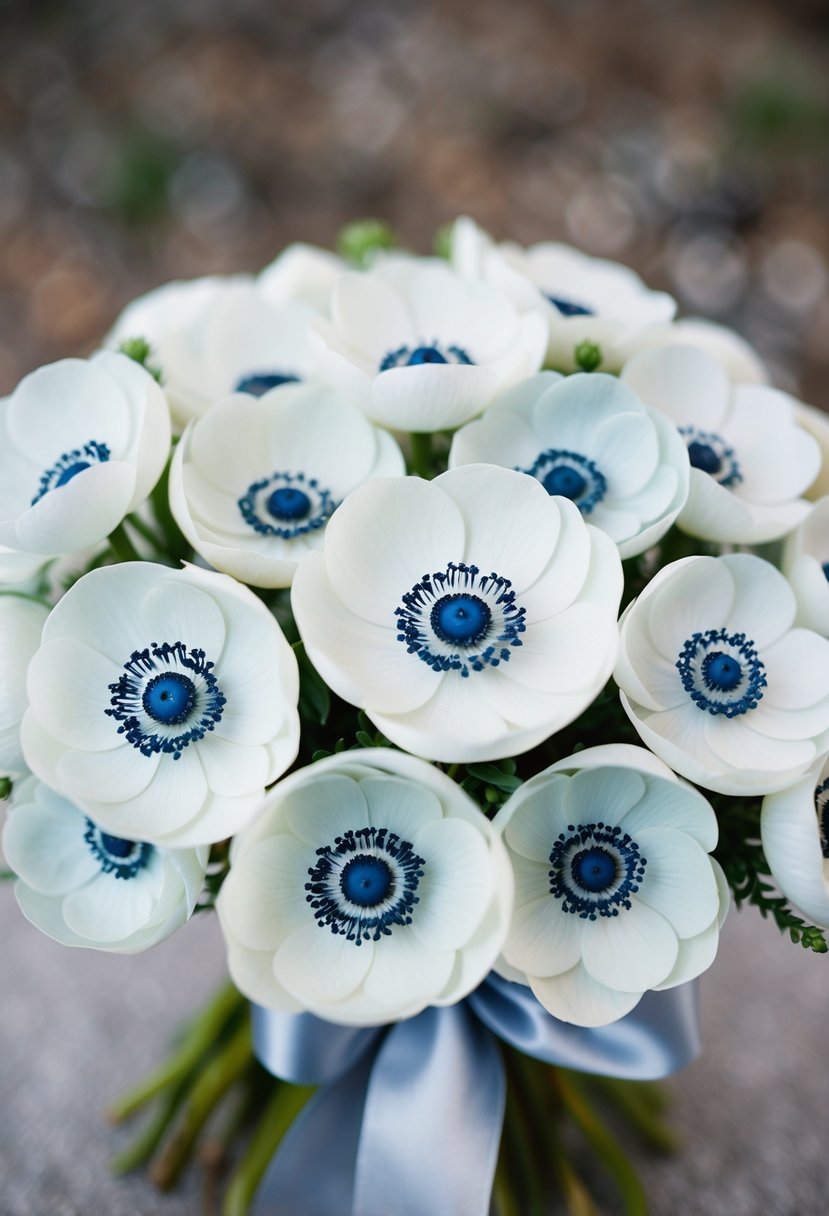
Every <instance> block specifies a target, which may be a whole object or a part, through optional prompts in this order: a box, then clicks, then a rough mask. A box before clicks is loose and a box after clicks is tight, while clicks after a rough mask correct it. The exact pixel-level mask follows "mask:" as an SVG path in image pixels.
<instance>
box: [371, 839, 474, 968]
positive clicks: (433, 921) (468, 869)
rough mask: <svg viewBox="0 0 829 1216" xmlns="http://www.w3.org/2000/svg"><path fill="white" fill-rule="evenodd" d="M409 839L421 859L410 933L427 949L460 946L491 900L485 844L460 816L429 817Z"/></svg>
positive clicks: (464, 942) (456, 948)
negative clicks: (417, 898)
mask: <svg viewBox="0 0 829 1216" xmlns="http://www.w3.org/2000/svg"><path fill="white" fill-rule="evenodd" d="M412 843H413V845H414V847H415V850H416V852H417V853H418V854H419V855H420V856H422V857H423V858H424V859H425V865H424V866H423V871H424V874H423V878H422V879H421V880H420V882H419V884H418V888H417V894H418V897H419V899H420V903H419V904H417V905H416V907H415V910H414V912H413V913H412V917H413V921H412V933H413V934H414V936H415V937H416V938H417V939H418V941H419V942H421V943H422V944H423V945H424V946H425V947H427V949H429V950H434V951H436V952H439V951H444V950H459V949H460V948H461V947H462V946H463V945H465V944H466V942H467V941H468V940H469V939H470V938H471V937H472V935H473V934H474V932H475V930H476V929H477V928H478V926H479V925H480V923H481V920H482V919H483V916H484V913H485V911H486V909H487V907H488V905H489V903H490V900H491V898H492V893H493V885H494V883H493V873H492V863H491V861H490V856H489V849H488V847H487V844H486V842H485V840H484V838H483V836H482V835H481V833H480V830H479V829H477V828H474V827H472V825H471V824H468V823H462V822H461V821H460V820H459V819H440V820H433V821H432V822H431V823H428V824H426V825H424V826H423V827H422V828H420V830H419V831H417V832H416V833H415V835H414V840H413V841H412ZM394 935H395V931H394V930H393V931H392V936H394Z"/></svg>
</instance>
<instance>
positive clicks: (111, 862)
mask: <svg viewBox="0 0 829 1216" xmlns="http://www.w3.org/2000/svg"><path fill="white" fill-rule="evenodd" d="M83 838H84V840H85V841H86V843H87V844H88V845H89V851H90V853H92V855H93V857H95V858H97V860H98V861H99V862H100V863H101V872H102V873H103V874H114V875H115V877H116V878H124V879H127V878H135V876H136V874H137V873H138V872H139V870H143V869H144V868H145V866H147V865H149V862H150V860H151V858H152V856H153V853H154V852H155V849H154V848H153V846H152V845H151V844H144V843H142V842H141V841H137V840H125V839H124V838H123V837H121V836H110V835H108V833H106V832H102V831H101V829H100V828H99V827H98V826H97V825H96V824H95V823H93V822H92V820H91V819H87V820H86V826H85V830H84V834H83Z"/></svg>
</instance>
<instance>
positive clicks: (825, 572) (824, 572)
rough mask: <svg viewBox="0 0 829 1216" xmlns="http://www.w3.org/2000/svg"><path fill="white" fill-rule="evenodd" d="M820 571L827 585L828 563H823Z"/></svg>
mask: <svg viewBox="0 0 829 1216" xmlns="http://www.w3.org/2000/svg"><path fill="white" fill-rule="evenodd" d="M821 569H822V570H823V577H824V578H825V579H826V581H827V583H829V562H824V563H823V566H822V567H821Z"/></svg>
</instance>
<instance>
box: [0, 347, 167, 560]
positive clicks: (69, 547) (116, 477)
mask: <svg viewBox="0 0 829 1216" xmlns="http://www.w3.org/2000/svg"><path fill="white" fill-rule="evenodd" d="M0 443H2V448H3V481H2V486H0V544H2V545H3V546H6V547H7V548H8V549H11V550H14V551H15V552H17V553H20V554H23V555H25V557H26V558H32V559H34V560H37V559H38V558H39V559H40V560H45V558H47V557H54V556H56V555H57V554H62V553H72V552H75V551H77V550H78V549H85V548H86V547H87V546H90V545H94V544H95V543H96V542H98V541H100V540H102V539H103V538H104V537H106V536H108V535H109V533H110V532H112V531H113V529H114V528H116V527H117V526H118V524H119V523H120V522H121V521H122V519H123V518H124V516H125V515H127V514H129V512H130V511H133V510H135V508H136V507H137V506H139V504H140V503H142V502H143V501H144V499H145V498H146V497H147V495H148V494H149V493H150V491H151V490H152V488H153V486H154V485H155V483H156V482H157V481H158V478H159V477H160V476H161V473H162V470H163V468H164V465H165V463H166V460H167V457H168V455H169V452H170V415H169V410H168V409H167V402H166V401H165V398H164V394H163V392H162V391H161V389H160V388H159V387H158V385H157V384H156V382H155V380H154V379H153V378H152V376H151V375H149V373H148V372H145V371H144V369H143V368H142V367H139V366H138V364H137V363H134V362H133V360H132V359H128V358H127V357H126V355H117V354H113V353H112V352H111V351H101V352H100V353H99V354H97V355H93V357H92V358H91V359H89V360H87V359H62V360H61V361H60V362H58V363H50V364H49V365H48V366H46V367H41V368H38V370H37V371H35V372H32V373H31V374H30V375H28V376H26V377H25V379H23V380H22V381H21V382H20V384H19V385H18V386H17V388H16V389H15V391H14V392H13V393H12V395H11V396H10V397H8V398H7V399H6V400H5V401H3V402H0ZM1 562H2V559H0V564H1Z"/></svg>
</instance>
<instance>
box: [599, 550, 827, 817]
mask: <svg viewBox="0 0 829 1216" xmlns="http://www.w3.org/2000/svg"><path fill="white" fill-rule="evenodd" d="M794 620H795V598H794V593H793V591H792V589H791V587H790V586H789V584H788V583H787V581H786V579H785V578H784V577H783V575H782V574H781V573H780V571H779V570H776V569H775V567H774V566H772V565H771V564H770V563H769V562H766V561H763V560H762V559H761V558H759V557H754V556H752V555H751V554H747V553H736V554H730V555H728V556H726V557H690V558H685V559H684V560H682V561H678V562H672V563H671V564H670V565H668V566H665V567H664V568H663V569H662V570H660V571H659V573H658V574H657V575H656V576H655V577H654V578H653V579H652V580H651V582H650V583H649V584H648V586H647V587H646V588H645V590H644V591H643V592H642V594H641V595H640V596H639V598H638V599H636V600H634V602H633V603H632V604H631V605H629V607H628V608H627V609H626V611H625V613H624V615H623V616H622V619H621V621H620V632H621V642H620V647H619V661H618V663H617V665H616V670H615V672H614V677H615V679H616V682H617V683H618V685H619V687H620V689H621V695H622V704H623V706H624V708H625V711H626V712H627V714H628V717H629V718H630V719H631V721H632V722H633V725H634V726H635V727H636V730H637V731H638V732H639V735H640V736H641V738H642V740H643V741H644V742H645V743H646V744H647V745H648V747H650V748H651V749H652V750H653V751H654V752H656V754H657V756H660V757H661V758H662V760H664V761H665V762H666V763H667V764H669V765H670V766H671V768H673V769H675V770H676V771H677V772H678V773H681V774H682V775H683V776H684V777H687V778H688V779H689V780H690V781H693V782H695V783H696V784H697V785H701V786H704V787H705V788H706V789H711V790H717V791H718V792H719V793H722V794H734V795H741V794H766V793H769V792H770V791H772V790H779V789H783V788H785V786H787V785H791V784H792V783H793V782H794V781H796V780H798V778H799V777H801V776H802V775H803V774H804V773H805V771H806V770H807V768H808V767H809V766H810V765H811V764H813V763H814V761H815V759H816V757H817V756H818V755H819V754H820V753H821V752H822V751H823V750H824V740H826V739H829V735H827V732H829V641H827V640H826V639H825V638H822V637H820V636H819V635H818V634H816V633H813V632H812V631H811V630H809V629H795V628H793V627H792V626H793V624H794Z"/></svg>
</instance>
